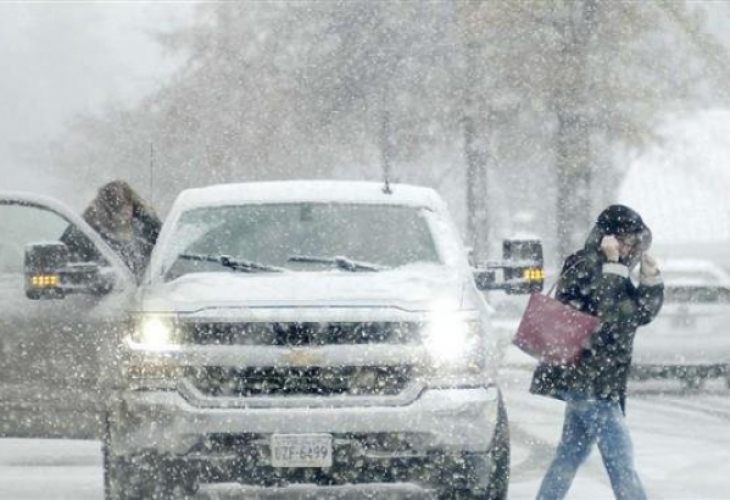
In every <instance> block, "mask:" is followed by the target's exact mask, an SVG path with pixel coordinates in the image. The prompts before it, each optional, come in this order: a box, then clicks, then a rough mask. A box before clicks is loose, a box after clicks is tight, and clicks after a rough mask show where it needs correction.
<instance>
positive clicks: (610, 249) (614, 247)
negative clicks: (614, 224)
mask: <svg viewBox="0 0 730 500" xmlns="http://www.w3.org/2000/svg"><path fill="white" fill-rule="evenodd" d="M601 250H602V251H603V254H604V255H605V256H606V259H608V261H609V262H618V258H619V242H618V240H617V239H616V237H615V236H612V235H608V236H604V237H603V239H602V240H601Z"/></svg>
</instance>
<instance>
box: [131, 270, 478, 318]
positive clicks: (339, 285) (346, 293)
mask: <svg viewBox="0 0 730 500" xmlns="http://www.w3.org/2000/svg"><path fill="white" fill-rule="evenodd" d="M426 267H427V268H428V273H424V272H423V270H424V269H425V268H426ZM416 268H418V269H416ZM466 284H467V277H465V276H464V275H463V274H460V273H459V272H457V271H455V270H453V269H449V268H445V267H443V266H435V265H428V266H409V268H406V269H398V270H391V271H382V272H378V273H372V272H359V273H351V272H346V271H339V270H332V271H326V272H292V273H260V274H246V273H236V274H234V273H194V274H187V275H185V276H182V277H180V278H178V279H176V280H174V281H171V282H168V283H157V284H152V285H150V286H148V287H146V288H144V289H143V290H142V294H141V297H142V301H141V304H140V306H141V310H143V311H148V312H163V311H169V312H183V313H184V312H195V311H200V310H204V309H212V308H255V307H262V308H264V307H266V308H272V307H282V308H296V307H302V308H304V307H307V308H328V307H376V306H378V307H395V308H399V309H403V310H406V311H428V310H429V309H431V308H432V307H433V305H434V304H441V305H444V306H446V307H449V308H453V309H458V308H461V307H464V304H462V300H463V296H464V287H465V286H466Z"/></svg>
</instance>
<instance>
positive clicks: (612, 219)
mask: <svg viewBox="0 0 730 500" xmlns="http://www.w3.org/2000/svg"><path fill="white" fill-rule="evenodd" d="M596 225H597V226H598V228H599V229H600V231H601V233H603V234H604V235H608V234H612V235H619V234H640V233H643V232H644V231H645V230H646V229H647V227H646V224H644V221H643V220H642V219H641V216H640V215H639V214H638V213H637V212H635V211H634V210H632V209H630V208H629V207H627V206H624V205H611V206H609V207H608V208H606V209H605V210H604V211H603V212H601V215H599V216H598V220H597V221H596Z"/></svg>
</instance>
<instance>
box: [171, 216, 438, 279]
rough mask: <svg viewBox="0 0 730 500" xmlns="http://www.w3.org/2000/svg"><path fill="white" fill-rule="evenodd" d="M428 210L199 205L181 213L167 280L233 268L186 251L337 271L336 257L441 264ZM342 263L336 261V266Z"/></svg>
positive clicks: (294, 268) (390, 264)
mask: <svg viewBox="0 0 730 500" xmlns="http://www.w3.org/2000/svg"><path fill="white" fill-rule="evenodd" d="M424 211H425V209H422V208H418V207H409V206H393V205H375V204H343V203H279V204H251V205H237V206H222V207H211V208H200V209H194V210H190V211H187V212H185V213H183V214H182V216H181V217H180V219H179V221H178V223H177V224H176V229H175V234H174V235H173V237H172V240H171V241H172V244H171V245H169V247H168V248H169V250H168V252H167V253H168V255H167V258H166V259H165V261H166V262H168V263H169V264H168V266H169V268H168V270H167V272H166V273H165V276H166V279H167V280H172V279H175V278H178V277H180V276H182V275H184V274H188V273H193V272H231V270H230V269H227V268H226V267H222V266H220V265H216V263H215V262H210V261H207V260H205V259H188V258H184V256H185V255H218V256H220V255H224V256H229V257H230V258H232V259H244V260H246V261H252V262H256V263H259V264H261V265H266V266H272V267H277V268H286V269H289V270H292V271H332V269H333V266H332V265H329V263H328V262H324V261H323V262H322V263H321V264H318V263H317V262H312V259H309V260H307V261H306V262H305V261H303V260H299V259H293V258H292V256H312V255H313V256H332V257H338V258H343V259H347V260H348V261H353V262H367V263H371V264H373V265H377V266H382V267H383V268H392V267H399V266H403V265H406V264H412V263H417V262H431V263H439V262H440V259H439V255H438V252H437V251H436V247H435V245H434V241H433V237H432V235H431V231H430V228H429V225H428V223H427V221H426V218H425V216H424ZM334 268H335V269H337V266H334Z"/></svg>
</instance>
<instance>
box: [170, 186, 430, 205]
mask: <svg viewBox="0 0 730 500" xmlns="http://www.w3.org/2000/svg"><path fill="white" fill-rule="evenodd" d="M390 188H391V194H387V193H385V192H384V191H383V189H384V184H383V183H381V182H364V181H271V182H249V183H242V184H221V185H217V186H209V187H205V188H195V189H186V190H185V191H183V192H182V193H180V195H179V196H178V199H177V200H176V201H175V207H176V209H177V210H190V209H194V208H202V207H210V206H222V205H240V204H248V203H298V202H312V203H373V204H387V205H410V206H417V207H424V208H430V209H433V210H439V209H441V208H442V207H443V206H444V202H443V201H442V199H441V197H440V196H439V195H438V194H437V193H436V191H434V190H433V189H431V188H425V187H418V186H410V185H406V184H391V185H390Z"/></svg>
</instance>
